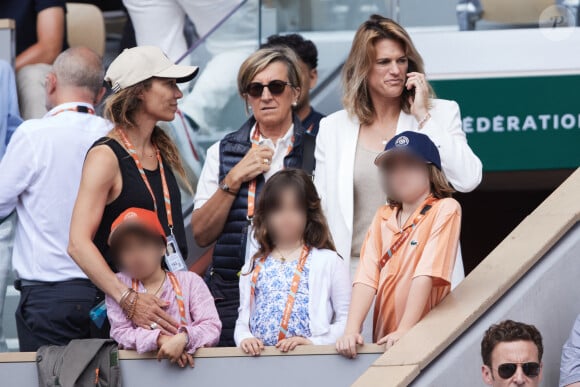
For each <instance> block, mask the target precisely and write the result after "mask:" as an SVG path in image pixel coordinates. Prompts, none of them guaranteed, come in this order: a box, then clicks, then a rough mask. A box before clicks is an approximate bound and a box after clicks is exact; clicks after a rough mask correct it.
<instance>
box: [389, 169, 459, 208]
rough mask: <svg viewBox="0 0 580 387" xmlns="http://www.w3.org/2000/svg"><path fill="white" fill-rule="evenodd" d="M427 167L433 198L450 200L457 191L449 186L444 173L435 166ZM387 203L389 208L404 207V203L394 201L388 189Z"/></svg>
mask: <svg viewBox="0 0 580 387" xmlns="http://www.w3.org/2000/svg"><path fill="white" fill-rule="evenodd" d="M426 167H427V171H428V172H429V182H430V186H431V195H433V197H435V198H437V199H443V198H450V197H451V195H452V194H453V192H455V190H454V189H453V187H452V186H451V184H449V181H448V180H447V178H446V177H445V174H444V173H443V171H441V170H440V169H439V168H437V167H436V166H435V165H433V164H426ZM387 203H389V206H391V207H393V208H400V207H401V205H402V203H401V202H400V201H399V200H397V199H394V198H393V197H392V196H391V195H390V194H389V192H388V189H387Z"/></svg>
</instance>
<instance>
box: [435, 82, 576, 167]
mask: <svg viewBox="0 0 580 387" xmlns="http://www.w3.org/2000/svg"><path fill="white" fill-rule="evenodd" d="M432 84H433V87H434V89H435V93H436V94H437V97H438V98H443V99H452V100H455V101H457V103H458V104H459V106H460V108H461V116H462V120H463V130H464V131H465V133H466V134H467V139H468V141H469V144H470V145H471V148H472V149H473V150H474V151H475V153H476V154H477V155H478V156H479V157H480V158H481V161H482V162H483V168H484V170H485V171H518V170H540V169H559V168H577V167H579V166H580V75H565V76H564V75H559V76H535V77H510V78H477V79H453V80H435V81H432Z"/></svg>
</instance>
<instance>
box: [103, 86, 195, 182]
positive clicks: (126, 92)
mask: <svg viewBox="0 0 580 387" xmlns="http://www.w3.org/2000/svg"><path fill="white" fill-rule="evenodd" d="M152 82H153V78H149V79H147V80H145V81H143V82H139V83H137V84H136V85H133V86H130V87H127V88H125V89H122V90H119V91H118V92H116V93H114V94H111V95H110V96H109V97H108V98H107V101H106V102H105V117H106V118H107V119H109V120H110V121H111V122H112V123H113V124H114V125H115V126H116V127H121V128H132V127H137V124H136V122H135V114H136V113H137V112H138V111H139V109H141V105H142V101H141V99H140V98H139V95H140V94H141V93H142V92H144V91H147V90H149V89H150V88H151V84H152ZM151 142H152V143H153V144H154V145H155V146H156V147H157V148H159V151H160V152H161V155H162V156H163V159H164V160H165V161H166V162H167V164H169V166H170V167H171V169H172V170H173V171H175V172H177V173H178V174H179V175H180V176H181V177H182V178H183V180H184V181H186V182H187V176H186V174H185V169H184V168H183V163H182V162H181V156H180V155H179V150H178V149H177V146H175V144H174V143H173V141H172V140H171V138H170V137H169V136H168V135H167V133H165V131H163V129H161V128H160V127H158V126H155V128H154V129H153V133H152V135H151Z"/></svg>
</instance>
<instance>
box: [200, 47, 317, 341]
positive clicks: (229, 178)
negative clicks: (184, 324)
mask: <svg viewBox="0 0 580 387" xmlns="http://www.w3.org/2000/svg"><path fill="white" fill-rule="evenodd" d="M297 63H298V59H297V57H296V54H295V53H294V52H293V51H291V50H290V49H287V48H273V49H272V48H269V49H261V50H258V51H256V52H255V53H253V54H252V55H250V57H249V58H247V59H246V61H245V62H244V63H243V64H242V66H241V67H240V70H239V73H238V91H239V93H240V95H241V96H242V98H243V99H244V101H245V103H246V107H247V111H248V113H250V114H251V116H250V118H249V119H248V121H246V122H245V123H244V124H243V125H242V127H241V128H240V129H238V130H237V131H235V132H233V133H230V134H228V135H226V136H225V137H224V138H223V139H222V140H221V141H219V142H218V143H216V144H214V145H213V146H212V147H210V148H209V149H208V152H207V159H206V161H205V164H204V167H203V170H202V172H201V175H200V178H199V183H198V186H197V193H196V196H195V210H194V212H193V215H192V224H193V230H194V232H193V233H194V236H195V240H196V242H197V243H198V244H199V245H200V246H209V245H211V244H214V243H215V245H214V250H213V256H212V260H211V266H210V270H209V272H208V278H207V281H208V285H209V288H210V290H211V292H212V294H213V296H214V298H215V300H216V307H217V310H218V313H219V315H220V319H221V321H222V335H221V338H220V343H219V345H220V346H235V342H234V338H233V333H234V327H235V323H236V319H237V317H238V307H239V298H240V296H239V275H240V270H241V269H242V266H243V265H244V262H245V261H246V257H251V256H252V255H254V253H255V252H256V251H257V250H258V247H257V244H256V242H255V241H253V239H252V238H251V237H249V236H250V235H252V231H251V228H252V217H253V215H254V208H255V205H256V202H255V200H256V197H257V196H258V194H259V192H260V190H261V189H262V186H263V185H264V182H265V181H266V180H267V179H268V178H270V177H271V176H272V175H273V174H274V173H276V172H277V171H279V170H281V169H284V168H303V169H306V170H307V172H309V173H311V170H308V167H307V166H305V165H303V162H304V161H305V159H306V158H307V155H308V152H310V158H311V159H313V157H314V156H313V152H314V144H313V137H311V136H310V135H309V134H307V133H305V131H304V129H303V127H302V125H301V123H300V120H299V118H298V117H297V116H296V115H295V114H294V112H293V108H294V107H295V106H296V104H297V101H298V100H299V98H300V91H301V89H302V85H301V79H303V78H302V77H301V75H300V73H299V67H298V64H297ZM307 144H311V146H307ZM306 148H308V149H309V150H307V149H306ZM303 156H304V157H303ZM282 253H287V252H282Z"/></svg>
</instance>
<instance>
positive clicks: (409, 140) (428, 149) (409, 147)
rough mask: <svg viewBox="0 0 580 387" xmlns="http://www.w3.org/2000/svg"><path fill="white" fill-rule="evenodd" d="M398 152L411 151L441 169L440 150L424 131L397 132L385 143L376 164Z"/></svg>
mask: <svg viewBox="0 0 580 387" xmlns="http://www.w3.org/2000/svg"><path fill="white" fill-rule="evenodd" d="M397 152H406V153H410V154H411V155H413V156H415V157H417V158H419V159H421V160H423V161H425V162H426V163H428V164H433V165H435V166H436V167H437V169H439V170H441V157H440V156H439V150H438V149H437V146H436V145H435V144H434V143H433V141H431V139H430V138H429V137H428V136H427V135H425V134H423V133H419V132H412V131H407V132H403V133H399V134H397V135H396V136H395V137H393V138H391V140H390V141H389V142H388V143H387V145H385V150H384V151H382V152H381V153H379V154H378V156H377V158H376V159H375V165H379V164H380V163H381V162H382V160H383V159H384V158H385V157H387V156H389V155H391V154H393V153H397Z"/></svg>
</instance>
